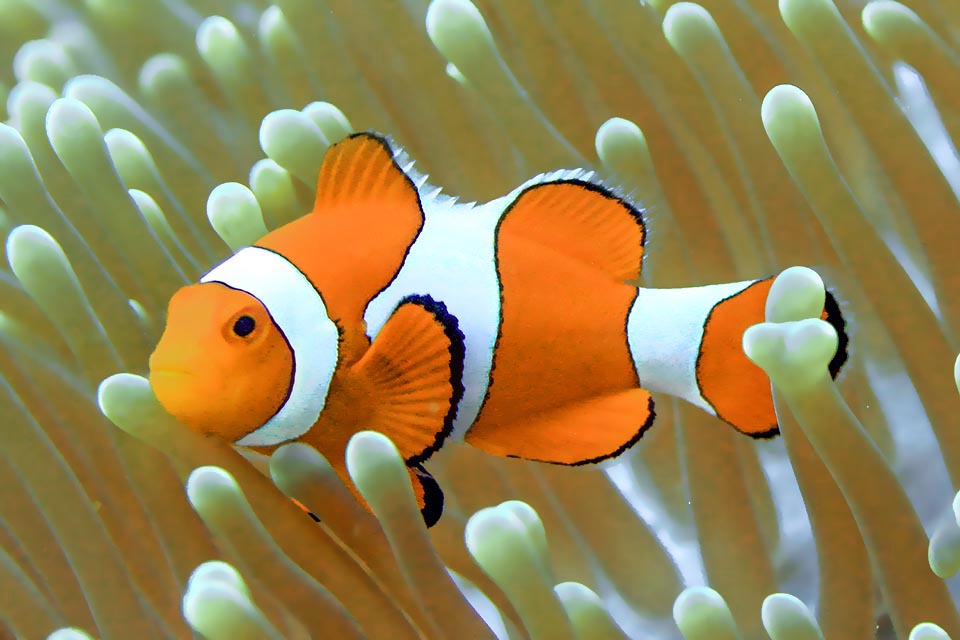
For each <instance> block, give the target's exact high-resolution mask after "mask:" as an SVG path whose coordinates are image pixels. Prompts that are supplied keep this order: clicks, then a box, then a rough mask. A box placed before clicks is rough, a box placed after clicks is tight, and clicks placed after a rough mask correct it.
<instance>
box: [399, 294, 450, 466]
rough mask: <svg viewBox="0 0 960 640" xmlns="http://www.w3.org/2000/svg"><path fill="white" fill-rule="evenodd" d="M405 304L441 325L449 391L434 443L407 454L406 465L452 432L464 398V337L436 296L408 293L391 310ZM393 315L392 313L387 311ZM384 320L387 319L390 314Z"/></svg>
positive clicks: (418, 459)
mask: <svg viewBox="0 0 960 640" xmlns="http://www.w3.org/2000/svg"><path fill="white" fill-rule="evenodd" d="M405 304H413V305H417V306H419V307H422V308H423V309H424V310H425V311H428V312H429V313H431V314H432V315H433V317H434V319H435V320H436V321H437V322H438V323H439V324H440V326H441V327H442V328H443V333H444V335H446V337H447V350H448V352H449V354H450V362H449V367H450V388H451V389H452V393H451V395H450V400H449V406H448V408H447V415H446V416H444V418H443V427H442V428H441V429H440V431H438V432H437V434H436V438H435V439H434V441H433V443H432V444H430V445H428V446H427V447H426V448H425V449H424V450H423V451H421V452H420V453H418V454H415V455H413V456H410V457H409V458H407V460H406V463H407V465H408V466H417V465H419V464H420V463H422V462H424V461H425V460H427V459H428V458H429V457H430V456H431V455H433V454H434V453H435V452H437V451H439V450H440V447H441V446H443V441H444V440H446V438H447V436H449V435H450V434H451V433H452V432H453V422H454V420H456V418H457V410H458V409H459V407H460V401H461V400H462V399H463V391H464V387H463V365H464V355H465V347H464V342H463V341H464V337H463V332H462V331H460V323H459V322H458V321H457V317H456V316H455V315H453V314H452V313H450V312H449V311H447V306H446V305H445V304H443V302H440V301H439V300H435V299H433V298H432V297H430V296H428V295H411V296H407V297H405V298H403V299H402V300H401V301H400V304H398V305H397V307H396V309H394V311H393V313H396V312H397V309H399V308H400V307H402V306H403V305H405ZM390 317H393V314H390ZM387 322H390V320H389V318H388V319H387Z"/></svg>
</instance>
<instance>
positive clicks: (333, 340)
mask: <svg viewBox="0 0 960 640" xmlns="http://www.w3.org/2000/svg"><path fill="white" fill-rule="evenodd" d="M200 282H201V283H207V282H220V283H222V284H225V285H227V286H228V287H232V288H234V289H239V290H240V291H245V292H246V293H249V294H250V295H251V296H253V297H255V298H256V299H258V300H259V301H260V302H261V303H262V304H263V306H264V307H265V308H266V310H267V311H268V312H269V313H270V315H271V317H272V318H273V321H274V323H276V325H277V327H279V328H280V331H282V332H283V335H284V336H286V338H287V342H288V343H289V344H290V349H291V351H292V352H293V353H292V354H291V355H292V357H293V366H294V374H293V384H292V386H291V388H290V396H289V397H288V398H287V401H286V402H285V403H284V404H283V406H282V407H280V410H279V411H278V412H277V413H276V414H274V416H273V417H272V418H270V419H269V420H268V421H267V422H266V423H265V424H264V425H263V426H262V427H260V428H258V429H256V430H255V431H252V432H250V433H248V434H247V435H245V436H244V437H242V438H240V439H239V440H237V442H236V444H239V445H243V446H268V445H275V444H280V443H282V442H286V441H288V440H292V439H294V438H298V437H300V436H302V435H303V434H304V433H306V432H307V431H308V430H309V429H310V427H312V426H313V425H314V424H315V423H316V421H317V419H318V418H319V417H320V412H321V411H322V410H323V406H324V404H325V403H326V400H327V390H328V388H329V386H330V379H331V378H332V377H333V372H334V369H336V366H337V351H338V345H339V332H338V331H337V326H336V325H335V324H334V323H333V321H332V320H331V319H330V316H328V315H327V307H326V305H325V304H324V303H323V299H322V298H321V297H320V294H319V293H318V292H317V290H316V288H314V286H313V285H312V284H311V283H310V281H309V280H308V279H307V277H306V276H305V275H303V273H302V272H301V271H300V270H299V269H298V268H297V267H296V265H294V264H293V263H291V262H290V261H289V260H287V259H286V258H284V257H283V256H281V255H280V254H278V253H275V252H273V251H269V250H267V249H263V248H260V247H246V248H244V249H241V250H240V251H238V252H237V253H235V254H234V255H233V256H232V257H230V258H228V259H227V260H224V261H223V262H221V263H220V264H219V265H217V266H216V267H214V268H213V269H212V270H211V271H209V272H208V273H207V274H206V275H204V276H203V277H202V278H200Z"/></svg>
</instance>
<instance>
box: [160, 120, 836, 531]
mask: <svg viewBox="0 0 960 640" xmlns="http://www.w3.org/2000/svg"><path fill="white" fill-rule="evenodd" d="M403 163H405V160H404V159H403V154H402V153H401V152H400V151H399V150H397V149H395V148H394V147H393V146H392V145H391V143H390V142H389V141H387V140H386V139H384V138H383V137H381V136H379V135H375V134H371V133H360V134H355V135H352V136H350V137H348V138H346V139H345V140H343V141H341V142H339V143H337V144H335V145H333V146H331V147H330V148H329V149H328V151H327V153H326V156H325V157H324V160H323V164H322V167H321V170H320V176H319V180H318V186H317V196H316V204H315V206H314V208H313V211H312V212H310V213H308V214H306V215H305V216H303V217H301V218H299V219H297V220H295V221H293V222H291V223H289V224H287V225H285V226H283V227H280V228H278V229H276V230H274V231H272V232H270V233H268V234H267V235H266V236H264V237H263V238H262V239H261V240H259V241H258V242H257V243H256V244H255V245H253V246H250V247H246V248H243V249H241V250H239V251H237V252H236V253H235V254H234V255H233V256H231V257H230V258H228V259H226V260H225V261H223V262H222V263H220V264H219V265H217V266H216V267H214V268H213V269H212V270H210V271H209V272H207V273H206V274H205V275H204V276H203V277H201V278H200V281H199V283H198V284H192V285H190V286H187V287H184V288H183V289H181V290H179V291H178V292H176V294H175V295H174V296H173V298H172V299H171V300H170V306H169V310H168V317H167V324H166V328H165V330H164V333H163V336H162V338H161V339H160V342H159V344H158V345H157V348H156V350H155V351H154V353H153V355H152V356H151V358H150V382H151V385H152V386H153V389H154V391H155V393H156V396H157V398H158V399H159V401H160V402H161V404H162V405H163V406H164V407H165V408H166V410H167V411H168V412H170V413H171V414H172V415H173V416H174V417H176V418H178V419H179V420H180V421H181V422H182V423H183V424H184V425H186V426H187V427H189V428H191V429H194V430H196V431H199V432H202V433H206V434H214V435H216V436H219V437H221V438H224V439H225V440H227V441H229V442H231V443H235V444H237V445H240V446H244V447H250V448H253V449H254V450H257V451H260V452H264V453H269V452H270V451H272V450H273V449H274V448H276V447H277V446H279V445H281V444H283V443H287V442H292V441H301V442H306V443H308V444H310V445H312V446H314V447H316V448H317V449H318V450H319V451H320V452H321V453H323V454H324V455H325V456H326V457H327V459H328V460H329V461H330V463H331V464H332V465H333V467H334V468H335V469H336V470H337V472H338V473H339V474H340V475H341V477H343V478H344V480H345V481H347V485H348V486H352V485H351V483H350V482H349V477H348V476H347V472H346V466H345V462H344V451H345V448H346V444H347V441H348V440H349V439H350V437H351V436H352V435H353V434H354V433H356V432H357V431H360V430H365V429H372V430H375V431H380V432H382V433H384V434H386V435H387V436H389V437H390V438H391V439H392V440H393V442H394V443H395V444H396V446H397V448H398V449H399V450H400V452H401V454H402V455H403V456H404V458H405V459H406V462H407V465H408V467H409V470H410V476H411V480H412V483H413V487H414V489H415V493H416V495H417V499H418V501H419V504H420V507H421V511H422V513H423V516H424V519H425V520H426V522H427V524H428V525H430V524H433V523H434V522H436V520H437V519H438V518H439V516H440V513H441V511H442V505H443V494H442V492H441V491H440V488H439V486H438V485H437V483H436V482H435V481H434V480H433V478H432V477H431V476H430V475H429V473H428V472H427V471H426V470H425V469H424V468H423V463H424V462H425V461H426V460H427V459H428V458H429V457H430V455H431V454H433V453H434V452H435V451H437V450H438V449H439V448H440V447H441V446H442V445H443V444H444V443H445V442H449V441H451V440H454V439H460V440H465V441H466V442H467V443H468V444H470V445H472V446H474V447H478V448H479V449H482V450H483V451H486V452H488V453H491V454H494V455H499V456H511V457H519V458H526V459H529V460H539V461H544V462H552V463H557V464H563V465H580V464H586V463H594V462H600V461H603V460H607V459H610V458H613V457H615V456H617V455H619V454H620V453H622V452H623V451H624V450H626V449H627V448H629V447H630V446H632V445H633V444H634V443H635V442H637V440H639V439H640V437H641V436H642V435H643V433H644V432H645V431H646V430H647V429H648V428H649V427H650V426H651V425H652V424H653V421H654V402H653V398H652V397H651V392H662V393H667V394H671V395H673V396H676V397H679V398H682V399H684V400H686V401H687V402H690V403H692V404H694V405H696V406H698V407H700V408H701V409H703V410H704V411H707V412H708V413H711V414H713V415H716V416H718V417H719V418H721V419H723V420H725V421H726V422H728V423H730V424H731V425H733V427H734V428H736V429H737V430H738V431H741V432H744V433H746V434H749V435H752V436H755V437H767V436H771V435H774V434H775V433H777V417H776V414H775V413H774V407H773V401H772V398H771V392H770V382H769V380H768V378H767V376H766V374H765V373H764V372H763V371H762V370H761V369H760V368H759V367H757V366H756V365H754V364H753V363H751V362H750V361H749V360H747V358H746V357H745V356H744V354H743V351H742V348H741V336H742V334H743V332H744V330H745V329H746V328H747V327H748V326H750V325H752V324H755V323H758V322H762V321H763V319H764V305H765V302H766V297H767V292H768V291H769V289H770V285H771V283H772V279H771V278H767V279H762V280H755V281H748V282H736V283H733V284H718V285H712V286H702V287H692V288H685V289H646V288H642V287H639V288H638V287H637V286H636V285H635V281H636V280H637V279H638V278H639V277H640V268H641V259H642V257H643V251H644V240H645V235H646V234H645V228H644V221H643V216H642V215H641V211H640V209H638V208H637V207H636V206H634V205H632V204H631V203H629V202H628V201H626V200H625V199H623V198H621V197H619V196H618V195H617V194H616V193H614V192H613V191H612V190H611V189H609V188H607V187H605V186H603V185H602V184H601V183H599V182H598V181H597V180H595V179H594V178H593V174H592V173H591V172H587V171H581V170H570V171H558V172H554V173H549V174H544V175H540V176H537V177H535V178H532V179H530V180H528V181H527V182H525V183H523V184H522V185H520V186H519V187H517V188H516V189H514V190H513V191H512V192H510V193H509V194H507V195H505V196H503V197H501V198H498V199H496V200H492V201H490V202H488V203H486V204H481V205H465V204H457V203H456V201H455V199H454V198H450V197H448V196H444V195H440V194H439V190H437V189H431V188H429V187H426V186H425V183H424V181H423V179H421V178H420V177H418V176H415V175H413V174H412V173H411V171H410V168H409V167H407V168H406V169H405V168H404V166H403ZM824 317H825V318H826V319H827V320H828V321H830V322H831V323H832V324H833V325H834V326H835V327H836V328H837V330H838V333H839V334H840V336H841V341H840V344H841V346H840V348H839V349H838V351H837V354H836V356H835V357H834V359H833V362H832V363H831V372H832V373H833V374H834V375H836V373H837V372H838V371H839V368H840V366H841V365H842V364H843V361H844V359H845V358H846V347H845V345H846V337H845V335H844V333H843V320H842V318H841V316H840V311H839V308H838V306H837V304H836V301H835V300H834V299H833V297H832V296H830V295H829V294H828V295H827V302H826V305H825V309H824Z"/></svg>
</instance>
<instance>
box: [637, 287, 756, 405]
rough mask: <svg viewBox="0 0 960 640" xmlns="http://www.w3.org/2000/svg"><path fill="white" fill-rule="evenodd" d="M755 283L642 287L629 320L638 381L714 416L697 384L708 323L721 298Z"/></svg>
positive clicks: (650, 389)
mask: <svg viewBox="0 0 960 640" xmlns="http://www.w3.org/2000/svg"><path fill="white" fill-rule="evenodd" d="M751 284H753V281H752V280H751V281H747V282H734V283H731V284H715V285H708V286H703V287H689V288H684V289H644V288H642V287H641V288H639V289H638V290H637V297H636V300H634V303H633V307H632V308H631V309H630V315H629V316H628V320H627V342H628V344H629V345H630V354H631V355H632V357H633V361H634V366H636V369H637V377H638V378H639V380H640V385H641V386H642V387H643V388H644V389H647V390H649V391H659V392H663V393H669V394H670V395H672V396H676V397H678V398H683V399H684V400H686V401H687V402H690V403H691V404H693V405H696V406H698V407H700V408H701V409H704V410H705V411H707V412H708V413H711V414H714V415H715V414H716V412H715V411H714V410H713V407H711V406H710V404H709V403H708V402H707V401H706V400H704V398H703V396H702V395H701V394H700V389H699V387H698V386H697V356H698V355H699V353H700V343H701V342H702V341H703V328H704V322H705V321H706V319H707V316H708V315H709V313H710V311H711V310H712V309H713V307H714V306H716V304H717V303H718V302H720V301H721V300H724V299H726V298H729V297H730V296H732V295H734V294H736V293H739V292H740V291H743V289H744V288H746V287H748V286H749V285H751Z"/></svg>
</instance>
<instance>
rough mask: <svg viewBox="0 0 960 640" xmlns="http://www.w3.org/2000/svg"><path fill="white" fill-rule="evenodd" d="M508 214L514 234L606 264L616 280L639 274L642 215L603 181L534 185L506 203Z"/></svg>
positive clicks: (583, 259) (586, 261)
mask: <svg viewBox="0 0 960 640" xmlns="http://www.w3.org/2000/svg"><path fill="white" fill-rule="evenodd" d="M508 217H509V218H510V220H511V229H510V233H512V234H517V233H522V234H523V235H524V237H525V238H527V239H528V240H533V241H536V242H538V243H539V244H542V245H545V246H548V247H551V248H553V249H554V250H555V251H558V252H560V253H562V254H564V255H565V256H567V257H569V258H573V259H576V260H578V261H580V262H582V263H584V264H587V265H589V266H591V267H595V268H598V269H602V270H603V271H605V272H607V273H609V274H610V276H611V277H612V278H613V279H614V280H616V281H617V282H626V281H633V280H637V279H638V278H639V277H640V269H641V261H642V258H643V243H644V240H645V238H646V230H645V227H644V224H643V217H642V215H641V213H640V210H639V209H637V208H636V207H634V206H633V205H631V204H630V203H628V202H627V201H625V200H623V199H621V198H619V197H617V196H616V194H614V193H613V192H612V191H610V190H609V189H607V188H606V187H604V186H602V185H599V184H596V183H594V182H587V181H585V180H576V179H573V180H557V181H554V182H545V183H541V184H535V185H533V186H530V187H528V188H527V189H525V190H524V191H523V192H521V193H520V195H519V196H517V199H516V200H514V201H513V203H512V204H510V205H509V206H508V208H507V210H506V211H505V212H504V216H503V219H507V218H508Z"/></svg>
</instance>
